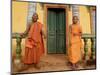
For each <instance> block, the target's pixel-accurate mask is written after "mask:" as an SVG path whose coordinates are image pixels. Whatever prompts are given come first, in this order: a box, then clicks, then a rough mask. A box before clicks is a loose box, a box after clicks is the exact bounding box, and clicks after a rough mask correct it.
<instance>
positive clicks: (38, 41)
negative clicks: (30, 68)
mask: <svg viewBox="0 0 100 75" xmlns="http://www.w3.org/2000/svg"><path fill="white" fill-rule="evenodd" d="M43 53H44V44H43V38H42V24H41V23H40V22H36V23H32V25H31V28H30V30H29V33H28V37H27V39H26V41H25V56H24V63H25V64H33V63H34V64H37V63H39V61H40V57H41V56H42V54H43Z"/></svg>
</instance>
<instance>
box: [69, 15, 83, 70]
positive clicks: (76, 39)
mask: <svg viewBox="0 0 100 75" xmlns="http://www.w3.org/2000/svg"><path fill="white" fill-rule="evenodd" d="M81 35H82V29H81V27H80V25H79V24H78V17H77V16H74V17H73V24H72V25H71V26H70V49H69V61H70V62H71V64H72V69H76V67H77V63H78V61H79V60H80V58H81V46H82V41H81Z"/></svg>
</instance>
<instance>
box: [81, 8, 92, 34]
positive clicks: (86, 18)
mask: <svg viewBox="0 0 100 75" xmlns="http://www.w3.org/2000/svg"><path fill="white" fill-rule="evenodd" d="M79 15H80V25H81V26H82V30H83V33H91V27H90V13H89V10H88V9H87V7H86V6H79Z"/></svg>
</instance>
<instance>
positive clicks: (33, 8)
mask: <svg viewBox="0 0 100 75" xmlns="http://www.w3.org/2000/svg"><path fill="white" fill-rule="evenodd" d="M35 12H36V3H29V7H28V17H27V22H28V23H30V22H31V21H32V15H33V13H35Z"/></svg>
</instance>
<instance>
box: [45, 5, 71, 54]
mask: <svg viewBox="0 0 100 75" xmlns="http://www.w3.org/2000/svg"><path fill="white" fill-rule="evenodd" d="M48 8H63V9H65V15H66V29H65V30H66V37H68V31H69V30H68V29H69V27H68V10H69V9H68V5H62V4H44V19H45V20H44V23H45V29H46V35H47V33H48V30H47V29H48V28H47V26H48V25H47V15H48V14H47V12H48ZM45 44H46V47H45V54H48V48H47V38H46V42H45ZM66 48H67V49H66V52H67V50H68V38H66ZM65 54H66V53H65Z"/></svg>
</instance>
